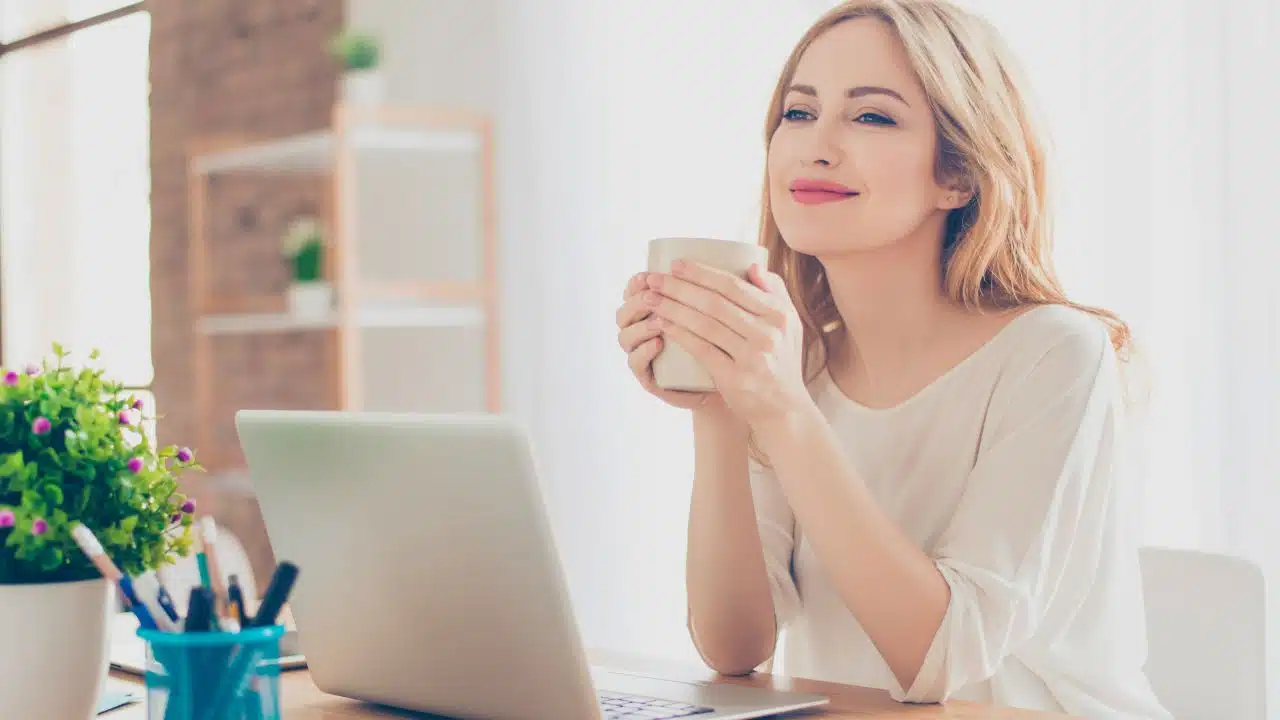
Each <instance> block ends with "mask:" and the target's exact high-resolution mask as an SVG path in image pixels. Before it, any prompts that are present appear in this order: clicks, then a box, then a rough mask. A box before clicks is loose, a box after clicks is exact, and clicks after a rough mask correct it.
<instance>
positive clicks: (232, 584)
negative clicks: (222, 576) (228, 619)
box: [227, 575, 249, 627]
mask: <svg viewBox="0 0 1280 720" xmlns="http://www.w3.org/2000/svg"><path fill="white" fill-rule="evenodd" d="M227 602H228V603H229V604H230V606H231V608H230V609H231V616H232V617H234V618H235V619H236V622H238V623H240V627H245V626H246V625H248V624H249V619H248V618H247V617H245V607H244V591H243V590H241V589H240V579H239V578H237V577H236V576H235V575H232V576H230V577H229V578H228V582H227Z"/></svg>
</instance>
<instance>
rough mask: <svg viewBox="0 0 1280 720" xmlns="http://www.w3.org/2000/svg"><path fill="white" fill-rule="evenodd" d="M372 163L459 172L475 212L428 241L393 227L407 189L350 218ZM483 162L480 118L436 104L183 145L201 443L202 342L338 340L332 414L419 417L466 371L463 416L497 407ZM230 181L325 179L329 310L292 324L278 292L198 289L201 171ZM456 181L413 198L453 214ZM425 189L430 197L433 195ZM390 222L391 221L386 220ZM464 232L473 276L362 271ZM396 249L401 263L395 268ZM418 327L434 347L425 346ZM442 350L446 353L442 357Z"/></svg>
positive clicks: (493, 281) (490, 211)
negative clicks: (409, 412)
mask: <svg viewBox="0 0 1280 720" xmlns="http://www.w3.org/2000/svg"><path fill="white" fill-rule="evenodd" d="M370 159H373V160H380V161H385V162H387V163H390V164H391V165H392V166H393V167H399V168H401V170H400V172H403V168H404V167H411V168H418V167H421V166H429V165H430V164H431V163H440V162H453V163H458V162H465V163H469V164H471V165H472V166H473V167H474V168H475V170H474V178H475V180H476V189H475V193H477V195H476V196H475V197H474V198H468V201H472V200H473V201H474V205H475V213H474V215H475V217H471V218H467V219H466V220H465V222H463V223H462V224H463V225H464V226H465V227H464V230H465V231H464V232H454V231H453V230H456V229H451V228H448V227H445V228H440V227H435V226H432V227H431V228H430V233H429V234H430V235H431V236H429V237H420V236H419V235H418V234H416V232H415V230H414V229H413V228H410V227H409V224H408V223H403V224H402V223H399V222H398V215H399V214H400V213H402V212H403V213H408V212H410V211H411V210H413V209H414V208H413V207H411V206H413V205H415V204H417V203H416V202H415V201H417V199H418V198H419V196H418V195H414V194H412V193H409V194H407V195H406V197H408V198H409V200H410V201H409V202H401V203H399V204H398V205H396V206H395V207H394V208H390V209H388V208H381V209H378V208H374V209H372V210H369V213H368V217H367V218H362V217H361V216H362V213H363V212H364V211H365V210H366V208H365V207H361V205H362V202H366V201H367V200H368V196H369V194H368V193H367V192H366V191H367V188H364V187H362V184H363V183H366V182H368V181H367V180H366V179H362V177H363V175H364V171H363V170H361V169H360V163H362V162H365V161H367V160H370ZM493 166H494V164H493V141H492V132H491V130H490V124H489V121H488V120H487V118H485V117H483V116H479V115H476V114H473V113H469V112H463V111H454V110H448V109H426V108H404V107H346V106H339V107H337V108H335V110H334V117H333V125H332V127H331V128H328V129H324V130H317V131H314V132H307V133H302V134H298V135H293V136H288V137H279V138H265V139H255V140H251V141H244V140H239V141H235V142H227V141H222V142H219V143H217V144H214V143H212V142H206V143H204V144H203V146H202V147H201V148H200V149H198V150H196V151H193V152H192V153H191V154H190V156H189V159H188V181H189V185H188V187H189V191H190V198H189V206H190V207H189V217H190V223H191V226H190V233H189V240H190V261H189V263H188V267H189V277H188V286H189V293H190V304H191V307H192V309H193V312H194V313H195V315H196V326H195V339H194V342H193V346H192V352H193V362H192V368H193V374H194V377H193V381H194V385H195V394H196V405H197V411H198V412H199V413H200V414H201V415H200V417H201V422H200V423H199V424H198V425H197V427H198V428H199V432H201V433H202V434H203V437H201V438H199V441H200V442H202V443H203V444H204V445H205V446H206V447H211V446H212V442H211V438H212V430H211V428H210V427H209V425H210V423H211V422H212V421H213V418H212V412H213V409H214V408H213V405H214V404H213V398H214V396H215V392H216V389H215V381H216V378H217V377H218V373H217V372H216V369H215V368H214V367H213V352H214V343H215V342H218V341H219V339H220V338H226V337H229V336H245V335H255V334H257V335H261V334H269V333H284V332H335V333H337V335H338V346H339V349H340V350H339V359H338V362H337V372H336V376H335V377H334V378H332V380H333V389H334V390H335V395H336V397H338V398H339V399H340V400H339V403H338V408H337V409H344V410H360V409H373V410H378V409H384V408H383V407H380V406H379V405H380V404H386V403H409V404H411V406H412V409H420V410H423V411H430V410H432V409H434V408H432V407H431V403H432V399H433V397H436V396H440V397H443V396H445V395H449V394H450V393H451V392H453V390H454V387H453V386H456V385H457V384H458V382H460V381H457V380H455V379H453V378H454V377H455V376H458V375H466V374H468V373H475V372H478V377H479V382H480V384H481V387H480V389H479V392H478V393H474V394H475V395H478V396H479V397H481V398H482V402H481V404H482V407H480V408H475V409H482V410H487V411H490V412H495V411H497V410H498V409H499V408H500V404H501V400H500V387H499V379H500V369H499V347H498V342H499V329H498V320H499V318H498V297H499V287H498V275H497V259H496V253H497V239H496V219H495V198H494V196H493V193H494V180H493V173H494V167H493ZM450 167H453V166H450ZM389 172H395V171H389ZM237 173H240V174H244V173H249V174H257V175H261V176H272V175H297V174H304V175H313V176H316V175H318V176H321V177H325V178H326V179H327V180H328V181H329V186H330V192H329V201H330V204H331V207H330V212H331V214H332V217H331V218H329V220H330V221H329V222H327V223H326V226H327V227H328V228H330V233H329V238H328V240H329V245H328V246H327V247H326V277H327V279H328V280H329V281H330V282H331V283H332V285H333V288H334V290H335V299H336V302H335V306H334V307H333V309H332V311H330V312H327V313H322V314H319V315H317V316H296V315H294V314H292V313H290V312H288V311H287V310H286V309H285V308H286V303H285V299H284V297H283V296H280V297H265V298H264V297H221V298H218V297H213V296H212V295H211V294H210V288H211V283H210V281H209V267H210V261H211V258H212V257H213V256H214V253H216V246H215V245H214V244H213V243H211V242H210V238H209V237H208V235H209V229H208V224H209V223H208V219H209V218H208V213H209V208H208V203H207V196H208V183H209V180H210V178H212V177H215V176H220V175H230V174H237ZM469 175H470V174H469V173H468V176H469ZM458 184H459V181H457V179H456V174H455V175H448V179H447V180H446V181H444V184H437V185H434V186H432V187H430V188H428V190H427V191H426V192H425V194H424V201H429V200H432V199H434V200H436V201H438V204H440V205H442V206H443V207H442V208H437V210H438V211H441V212H443V211H444V210H456V209H457V208H456V207H455V206H457V205H459V204H467V203H459V202H454V201H452V200H451V199H450V196H449V192H454V191H456V190H457V187H456V185H458ZM401 185H402V183H401V182H400V181H399V180H398V179H396V178H394V177H393V178H392V179H390V180H388V181H387V187H388V188H389V189H392V190H396V191H399V192H406V191H405V190H404V189H403V188H402V187H401ZM446 190H447V191H448V192H443V191H446ZM432 191H435V192H438V193H440V195H441V197H438V198H433V197H432V196H431V192H432ZM375 197H376V194H375ZM464 214H465V213H464ZM389 218H390V220H394V221H395V222H390V224H388V219H389ZM362 219H364V220H366V223H367V222H369V221H374V222H375V224H377V221H381V222H382V224H380V225H378V227H379V230H378V231H377V232H368V231H367V230H366V229H365V224H362V223H361V222H360V221H361V220H362ZM467 235H471V236H474V238H475V239H474V244H475V249H476V250H477V253H476V254H477V256H478V262H477V267H475V268H474V272H471V273H470V274H472V275H474V276H473V277H462V278H459V277H456V276H449V277H417V276H410V277H399V276H397V277H391V278H376V277H370V276H369V267H368V266H373V265H376V264H378V263H379V262H380V263H381V265H382V266H383V267H384V268H385V269H386V272H388V273H391V274H397V275H398V274H402V273H411V270H410V269H407V268H412V267H414V266H415V262H414V261H421V260H422V256H423V255H424V254H425V253H428V252H429V251H430V250H431V249H432V248H450V247H453V246H454V245H457V244H463V243H465V242H467V238H466V236H467ZM379 243H381V244H382V249H378V248H379ZM387 243H392V245H390V246H388V245H387ZM464 247H465V245H464ZM401 255H406V256H409V255H411V256H413V257H411V258H409V259H406V260H404V261H401V257H400V256H401ZM417 264H418V265H431V264H432V263H430V262H425V263H424V262H418V263H417ZM447 264H448V263H440V265H447ZM362 265H363V266H365V267H362ZM446 269H447V268H446ZM428 270H429V271H432V272H434V271H437V270H440V268H437V267H430V268H428ZM440 271H441V272H443V270H440ZM427 274H428V275H429V274H430V273H429V272H428V273H427ZM446 274H447V273H446ZM464 274H466V273H464ZM397 333H416V334H415V335H412V336H411V335H403V334H397ZM424 333H425V334H428V336H429V337H431V338H432V339H431V340H423V339H422V337H423V334H424ZM432 333H435V335H430V334H432ZM464 346H465V347H464ZM471 346H475V347H471ZM446 352H453V355H452V356H448V357H446V355H445V353H446ZM397 363H399V365H397ZM419 365H426V367H421V368H419V367H418V366H419ZM415 369H416V373H415ZM435 370H438V372H434V371H435ZM389 376H391V377H390V378H389ZM396 376H404V377H403V378H397V377H396ZM411 376H412V377H411ZM397 379H402V380H403V381H404V382H406V383H407V382H409V381H411V380H415V379H416V380H418V381H419V382H418V383H417V385H416V386H413V387H410V386H403V387H400V386H396V385H394V384H392V383H391V382H390V381H391V380H397ZM433 383H434V384H433ZM433 393H435V395H433ZM390 409H406V408H405V407H395V408H390ZM203 457H204V459H205V465H206V466H207V467H210V468H211V469H213V468H214V466H216V465H218V464H219V461H220V459H219V458H218V457H217V456H216V454H215V455H214V456H213V457H211V456H210V454H209V453H208V452H206V453H204V454H203Z"/></svg>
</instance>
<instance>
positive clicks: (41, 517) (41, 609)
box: [0, 344, 198, 719]
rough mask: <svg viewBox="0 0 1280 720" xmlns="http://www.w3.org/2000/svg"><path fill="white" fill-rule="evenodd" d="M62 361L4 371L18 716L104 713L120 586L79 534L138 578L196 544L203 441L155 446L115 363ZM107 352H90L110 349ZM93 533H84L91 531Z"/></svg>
mask: <svg viewBox="0 0 1280 720" xmlns="http://www.w3.org/2000/svg"><path fill="white" fill-rule="evenodd" d="M53 352H54V358H53V361H52V362H50V361H48V360H46V361H45V362H43V363H42V364H40V365H29V366H27V367H26V368H25V369H24V370H22V371H18V370H13V369H0V637H3V642H4V646H5V652H4V653H3V654H0V698H2V699H3V702H0V705H3V708H4V709H3V712H0V714H2V715H3V716H4V717H6V718H10V717H12V718H55V717H56V718H86V719H88V718H92V717H94V716H95V714H96V712H97V704H98V699H99V693H100V692H101V690H102V687H103V683H104V682H105V679H106V674H107V668H108V655H107V650H108V642H109V637H110V632H109V631H110V624H109V618H110V615H111V614H112V612H113V611H114V610H115V609H116V598H118V597H120V596H119V595H117V594H116V588H115V585H114V584H113V583H111V582H109V581H108V580H107V579H106V578H104V577H103V574H102V572H100V571H99V570H98V569H97V566H95V564H94V563H93V562H92V561H90V559H89V557H88V556H87V555H86V554H85V551H84V550H82V549H81V545H79V544H78V543H77V542H76V540H75V538H74V537H73V533H72V531H73V529H76V528H77V527H78V526H83V527H84V528H87V529H88V530H89V531H90V532H92V533H93V535H94V536H95V537H96V538H97V541H98V543H99V544H101V546H102V549H103V551H104V553H105V556H106V557H107V558H109V559H110V560H111V562H112V563H114V565H115V566H116V567H117V568H118V569H119V570H120V571H121V572H122V573H123V574H125V575H128V576H130V577H137V576H140V575H144V574H146V573H149V572H152V571H154V570H157V569H158V568H160V567H161V566H163V565H166V564H168V563H170V562H172V561H173V560H175V559H176V558H177V557H179V556H185V555H187V554H188V552H189V550H190V547H191V538H190V535H189V527H190V525H191V520H192V513H193V512H194V511H195V504H194V502H192V501H191V500H189V499H188V498H187V497H186V496H185V495H183V494H182V493H181V492H179V490H178V475H179V474H180V473H181V472H183V471H184V470H187V469H193V468H197V467H198V466H197V465H196V463H195V460H194V458H193V456H192V453H191V451H190V450H188V449H186V448H177V447H163V448H157V447H155V446H153V445H152V443H151V441H150V440H149V439H148V438H147V435H146V433H144V432H143V431H142V428H141V426H140V423H141V422H142V420H143V413H144V412H147V411H148V409H147V408H146V407H145V406H144V404H143V402H142V401H141V400H140V399H137V398H134V397H131V396H129V395H128V394H127V393H126V392H125V391H124V389H123V387H122V386H121V385H120V384H119V383H117V382H112V381H108V380H105V379H104V378H103V374H104V373H103V371H102V370H101V369H98V368H94V367H91V366H88V365H86V366H85V367H82V368H76V367H73V366H72V365H71V364H70V363H69V362H68V361H67V357H68V354H67V353H66V352H65V351H64V350H63V349H62V347H61V346H59V345H57V344H54V346H53ZM97 357H98V353H97V352H96V351H94V352H93V353H91V354H90V356H89V359H90V360H91V361H92V360H96V359H97ZM80 532H82V531H80Z"/></svg>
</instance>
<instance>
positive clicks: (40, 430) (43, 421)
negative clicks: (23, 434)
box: [31, 415, 53, 435]
mask: <svg viewBox="0 0 1280 720" xmlns="http://www.w3.org/2000/svg"><path fill="white" fill-rule="evenodd" d="M52 429H53V423H51V422H49V418H47V417H45V416H43V415H41V416H40V417H38V418H36V419H35V421H34V422H32V423H31V432H33V433H35V434H37V435H48V434H49V431H50V430H52Z"/></svg>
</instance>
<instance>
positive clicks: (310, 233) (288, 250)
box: [283, 215, 333, 320]
mask: <svg viewBox="0 0 1280 720" xmlns="http://www.w3.org/2000/svg"><path fill="white" fill-rule="evenodd" d="M283 252H284V256H285V259H287V260H288V261H289V265H290V267H291V269H292V276H293V279H292V281H291V282H290V283H289V312H290V313H291V314H292V315H293V316H294V317H295V318H298V319H300V320H320V319H323V318H325V317H327V316H328V314H329V311H330V310H332V308H333V288H332V287H331V286H330V285H329V283H328V282H327V281H326V280H325V279H324V277H323V274H324V230H323V228H322V227H321V225H320V222H319V221H318V220H316V219H315V218H314V217H311V216H309V215H304V216H300V217H297V218H295V219H294V220H293V222H291V223H290V224H289V229H288V231H287V232H285V236H284V246H283Z"/></svg>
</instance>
